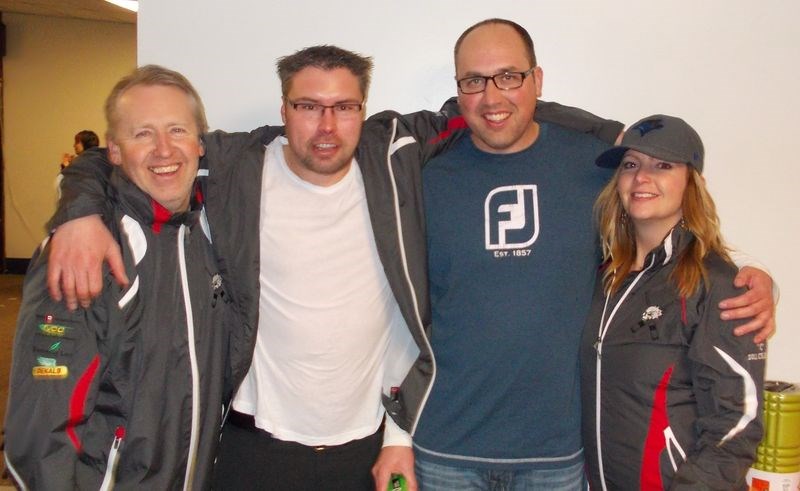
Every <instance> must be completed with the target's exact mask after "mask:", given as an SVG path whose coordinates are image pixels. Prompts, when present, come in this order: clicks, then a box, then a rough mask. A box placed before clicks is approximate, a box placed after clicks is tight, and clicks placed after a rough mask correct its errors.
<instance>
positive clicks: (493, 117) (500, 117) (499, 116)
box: [483, 112, 511, 123]
mask: <svg viewBox="0 0 800 491" xmlns="http://www.w3.org/2000/svg"><path fill="white" fill-rule="evenodd" d="M483 117H484V118H486V119H487V120H489V121H490V122H492V123H500V122H503V121H505V120H506V119H508V118H509V117H511V113H510V112H500V113H486V114H484V115H483Z"/></svg>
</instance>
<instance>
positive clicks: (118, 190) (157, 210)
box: [111, 166, 203, 233]
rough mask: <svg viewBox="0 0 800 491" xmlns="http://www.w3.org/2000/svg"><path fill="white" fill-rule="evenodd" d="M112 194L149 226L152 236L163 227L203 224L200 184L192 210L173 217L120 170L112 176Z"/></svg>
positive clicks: (196, 190)
mask: <svg viewBox="0 0 800 491" xmlns="http://www.w3.org/2000/svg"><path fill="white" fill-rule="evenodd" d="M111 192H112V193H113V194H112V196H114V197H115V198H116V200H117V202H118V203H119V204H120V206H121V207H122V210H123V211H124V212H125V213H127V214H128V215H130V216H132V217H133V218H135V219H136V220H138V221H139V222H141V223H142V224H145V225H149V226H150V227H151V228H152V229H153V232H155V233H160V232H161V229H162V227H164V226H165V225H166V226H172V227H178V226H180V225H186V226H187V227H189V228H191V227H193V226H194V225H195V224H197V223H198V222H199V220H200V211H201V210H202V208H203V195H202V193H201V191H200V187H199V185H198V183H197V182H195V185H194V192H193V195H192V199H191V201H190V205H189V210H188V211H185V212H180V213H172V212H170V211H169V210H168V209H166V208H165V207H164V206H162V205H161V203H159V202H157V201H156V200H154V199H153V198H151V197H150V196H149V195H147V194H145V192H144V191H142V190H141V189H139V187H138V186H136V185H135V184H134V183H133V182H131V180H130V179H128V177H127V176H126V175H125V173H124V172H122V170H121V169H120V168H119V167H116V166H115V167H114V169H113V171H112V173H111Z"/></svg>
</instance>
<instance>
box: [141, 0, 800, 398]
mask: <svg viewBox="0 0 800 491" xmlns="http://www.w3.org/2000/svg"><path fill="white" fill-rule="evenodd" d="M488 17H506V18H510V19H513V20H515V21H517V22H519V23H520V24H522V25H523V26H525V27H526V28H527V29H528V30H529V31H530V32H531V34H532V36H533V38H534V42H535V44H536V51H537V55H538V58H539V64H540V65H541V66H542V67H543V69H544V73H545V78H544V81H545V83H544V98H546V99H552V100H558V101H560V102H564V103H568V104H572V105H577V106H581V107H584V108H586V109H589V110H592V111H594V112H596V113H598V114H601V115H604V116H606V117H613V118H616V119H619V120H622V121H625V122H628V123H631V122H633V121H635V120H636V119H638V118H640V117H642V116H645V115H648V114H652V113H656V112H665V113H668V114H675V115H680V116H682V117H684V118H685V119H687V120H688V121H689V122H690V123H691V124H692V125H693V126H694V127H695V128H696V129H697V130H698V132H699V133H700V135H701V136H702V137H703V139H704V141H705V144H706V148H707V164H706V169H707V170H706V173H705V174H706V177H707V179H708V181H709V184H710V187H711V189H712V192H713V194H714V196H715V198H716V200H717V204H718V206H719V212H720V215H721V217H722V221H723V231H724V233H725V235H726V237H727V238H728V240H729V241H730V242H732V243H734V244H736V245H738V246H739V247H740V248H741V249H743V250H744V251H747V252H749V253H751V254H752V255H754V256H755V257H757V258H759V259H760V260H762V261H764V262H765V263H766V264H767V265H768V266H769V267H770V268H771V269H772V273H773V276H774V278H775V279H776V280H777V281H778V283H779V284H780V287H781V295H782V301H781V303H780V305H779V306H778V321H779V330H778V334H777V335H776V336H775V337H774V338H773V339H772V342H771V343H770V361H769V365H768V376H769V377H770V378H783V379H789V380H793V381H795V382H800V356H798V355H799V354H800V353H798V350H800V325H798V324H797V323H795V322H792V317H791V316H790V312H791V311H790V308H791V305H792V304H793V303H794V302H796V301H798V300H799V299H800V261H798V260H796V259H795V258H794V254H795V253H796V250H797V249H798V247H800V240H798V239H799V238H800V221H799V220H798V218H797V215H796V213H797V210H798V205H797V204H796V201H795V199H794V198H795V196H794V194H795V193H797V192H798V185H799V184H800V179H798V178H797V175H798V170H797V167H798V164H800V163H799V162H798V161H797V157H796V152H794V151H793V150H794V148H795V147H796V144H797V140H798V138H797V137H796V136H795V135H796V132H797V130H798V124H797V115H798V114H800V95H798V94H800V92H799V89H798V88H799V87H800V69H799V68H798V60H800V29H798V28H797V20H798V19H800V2H796V1H795V0H783V1H781V0H768V1H766V2H751V1H745V0H705V1H702V2H697V1H696V0H672V1H670V2H642V1H629V0H607V1H604V2H596V1H592V0H583V1H581V0H561V1H558V2H552V1H550V2H545V1H528V2H519V1H514V0H494V1H489V2H487V1H485V0H459V1H452V0H440V1H437V2H431V1H419V0H406V1H405V2H396V1H392V2H390V1H385V0H384V1H381V0H378V1H375V0H371V1H368V0H351V1H348V2H328V1H324V2H323V1H314V0H294V1H291V2H289V1H283V2H281V1H275V2H255V1H247V0H229V1H226V2H220V1H218V0H214V1H212V0H172V1H171V2H156V1H143V2H142V3H141V11H140V12H139V62H140V64H142V63H150V62H157V63H161V64H165V65H168V66H171V67H173V68H176V69H178V70H180V71H182V72H184V73H185V74H186V75H187V76H189V78H190V79H192V80H193V81H194V83H195V84H196V85H197V87H198V89H199V90H200V92H201V94H202V96H203V97H204V99H205V102H206V107H207V109H208V116H209V119H210V123H211V126H212V127H220V128H224V129H227V130H240V129H249V128H252V127H255V126H256V125H258V124H263V123H279V122H280V117H279V113H278V107H279V104H280V101H279V96H280V89H279V85H278V82H277V77H276V76H275V74H274V62H275V59H276V58H277V57H279V56H282V55H286V54H289V53H291V52H293V51H295V50H297V49H300V48H303V47H305V46H310V45H314V44H319V43H330V44H337V45H340V46H342V47H345V48H348V49H352V50H355V51H360V52H362V53H364V54H369V55H372V56H373V57H374V59H375V63H376V69H375V76H374V82H373V89H372V93H371V96H370V104H369V109H370V112H376V111H378V110H381V109H386V108H394V109H398V110H401V111H411V110H415V109H419V108H427V109H435V108H438V107H439V105H440V104H441V102H442V101H444V100H445V99H446V98H447V97H449V96H451V95H454V94H455V87H454V84H453V81H452V77H453V67H452V54H451V53H452V45H453V43H454V42H455V40H456V38H457V37H458V35H459V34H460V33H461V32H462V31H463V30H464V29H465V28H466V27H467V26H469V25H471V24H472V23H474V22H476V21H479V20H482V19H484V18H488Z"/></svg>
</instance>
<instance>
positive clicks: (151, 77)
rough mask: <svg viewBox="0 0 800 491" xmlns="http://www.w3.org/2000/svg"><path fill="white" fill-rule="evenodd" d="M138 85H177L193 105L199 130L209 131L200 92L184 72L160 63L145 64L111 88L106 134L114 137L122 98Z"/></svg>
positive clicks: (106, 110) (107, 104)
mask: <svg viewBox="0 0 800 491" xmlns="http://www.w3.org/2000/svg"><path fill="white" fill-rule="evenodd" d="M137 85H146V86H152V85H164V86H168V87H175V88H176V89H179V90H181V91H182V92H184V93H185V94H186V95H187V96H188V97H189V101H190V103H191V105H192V112H193V113H194V120H195V124H197V131H199V132H200V133H205V132H206V131H208V122H206V111H205V108H204V107H203V101H202V100H201V99H200V94H198V93H197V90H195V88H194V86H192V84H191V82H189V80H187V79H186V77H184V76H183V75H182V74H180V73H178V72H176V71H174V70H170V69H169V68H164V67H163V66H159V65H145V66H142V67H139V68H136V69H135V70H133V71H132V72H131V73H130V74H128V75H126V76H125V77H123V78H122V79H120V81H119V82H117V84H116V85H115V86H114V88H113V89H111V93H110V94H109V95H108V97H107V98H106V103H105V107H104V109H105V115H106V124H107V125H108V127H107V129H106V136H107V137H111V138H113V137H114V136H115V135H116V131H117V125H118V124H119V119H120V115H119V108H118V107H117V106H118V104H119V100H120V98H122V96H123V95H124V94H125V92H126V91H127V90H128V89H130V88H132V87H136V86H137Z"/></svg>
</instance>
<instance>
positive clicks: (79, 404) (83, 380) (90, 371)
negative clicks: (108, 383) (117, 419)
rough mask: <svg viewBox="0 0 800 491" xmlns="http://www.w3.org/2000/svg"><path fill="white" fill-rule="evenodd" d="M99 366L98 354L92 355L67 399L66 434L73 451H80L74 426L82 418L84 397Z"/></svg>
mask: <svg viewBox="0 0 800 491" xmlns="http://www.w3.org/2000/svg"><path fill="white" fill-rule="evenodd" d="M99 366H100V355H94V358H92V361H91V363H89V366H88V367H86V370H85V371H84V372H83V374H82V375H81V377H80V378H79V379H78V383H77V384H76V385H75V389H74V390H73V391H72V397H70V399H69V419H68V420H67V430H66V431H67V436H68V437H69V439H70V441H71V442H72V446H74V447H75V451H76V452H78V453H80V452H81V440H80V439H79V438H78V434H77V433H75V427H76V426H77V425H78V423H80V422H81V421H82V420H83V418H84V413H83V410H84V408H85V407H86V397H87V395H88V394H89V387H91V385H92V380H94V376H95V375H96V374H97V367H99Z"/></svg>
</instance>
